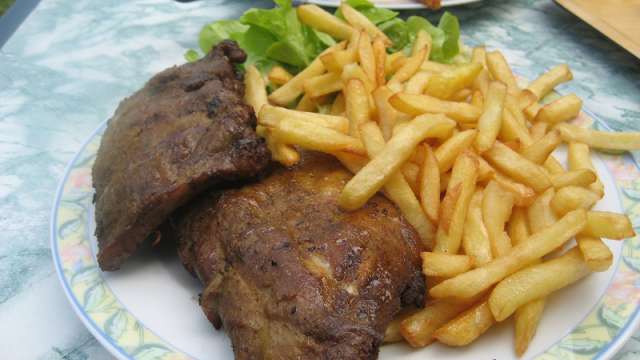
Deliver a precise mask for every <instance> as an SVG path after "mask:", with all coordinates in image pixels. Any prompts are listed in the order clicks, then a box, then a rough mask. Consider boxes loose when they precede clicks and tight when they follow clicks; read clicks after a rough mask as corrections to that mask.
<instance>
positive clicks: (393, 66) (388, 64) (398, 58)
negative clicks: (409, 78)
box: [384, 50, 407, 76]
mask: <svg viewBox="0 0 640 360" xmlns="http://www.w3.org/2000/svg"><path fill="white" fill-rule="evenodd" d="M385 51H386V50H385ZM406 61H407V56H406V55H405V54H404V52H402V51H398V52H394V53H392V54H389V55H388V56H387V59H386V60H385V62H384V73H385V76H386V75H393V74H394V73H395V72H396V71H398V69H400V68H401V67H402V65H404V63H405V62H406Z"/></svg>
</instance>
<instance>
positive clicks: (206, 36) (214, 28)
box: [185, 0, 460, 73]
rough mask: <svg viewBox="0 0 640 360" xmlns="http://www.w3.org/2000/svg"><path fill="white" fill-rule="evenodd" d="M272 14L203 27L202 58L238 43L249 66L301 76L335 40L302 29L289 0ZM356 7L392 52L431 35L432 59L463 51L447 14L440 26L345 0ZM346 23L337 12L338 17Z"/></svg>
mask: <svg viewBox="0 0 640 360" xmlns="http://www.w3.org/2000/svg"><path fill="white" fill-rule="evenodd" d="M274 1H275V3H276V7H274V8H273V9H257V8H253V9H249V10H247V11H246V12H245V13H244V14H243V15H242V16H241V17H240V19H237V20H219V21H215V22H212V23H210V24H207V25H205V26H204V27H203V28H202V31H201V32H200V39H199V45H200V49H201V51H202V52H203V53H207V52H209V51H210V50H211V48H212V47H213V46H214V45H216V44H217V43H219V42H220V41H222V40H224V39H232V40H235V41H236V42H238V44H239V45H240V47H241V48H243V49H244V50H245V52H246V53H247V55H248V57H247V64H253V65H255V66H256V67H257V68H258V69H260V70H262V71H266V70H268V69H270V68H271V67H272V66H273V65H275V64H280V65H283V66H285V67H286V68H288V69H289V70H290V71H292V72H294V73H295V72H298V71H300V70H301V69H303V68H304V67H306V66H307V65H309V63H310V62H311V61H313V59H315V58H316V57H317V56H318V54H320V53H321V52H322V51H323V50H324V49H326V48H327V47H329V46H331V45H333V44H335V40H334V39H333V38H332V37H331V36H329V35H328V34H325V33H323V32H320V31H317V30H315V29H312V28H311V27H309V26H307V25H305V24H303V23H302V22H301V21H300V19H298V15H297V13H296V9H295V7H293V5H292V1H291V0H274ZM347 3H348V4H349V5H351V6H352V7H353V8H355V9H356V10H358V11H359V12H361V13H362V14H363V15H365V16H366V17H367V18H368V19H369V20H371V22H373V23H374V24H376V25H377V26H378V27H379V28H380V29H381V30H382V31H383V32H384V33H385V34H386V35H387V36H388V37H389V38H390V39H391V40H392V41H393V47H392V48H391V49H390V51H401V50H403V51H409V49H410V48H411V45H412V44H413V41H414V39H415V37H416V34H417V33H418V31H420V30H425V31H427V32H428V33H429V34H430V35H431V37H432V39H433V47H432V50H431V60H433V61H437V62H444V63H446V62H450V61H451V60H452V59H453V58H454V57H455V56H456V55H457V54H458V53H459V51H460V49H459V39H460V24H459V23H458V18H457V17H455V16H454V15H452V14H450V13H448V12H445V13H444V14H443V15H442V17H441V18H440V22H439V23H438V26H434V25H432V24H431V23H430V22H429V21H428V20H427V19H425V18H423V17H419V16H411V17H409V18H408V19H407V20H406V21H405V20H403V19H401V18H400V17H399V16H398V15H399V13H398V12H395V11H392V10H389V9H382V8H377V7H375V6H374V5H373V4H372V3H371V2H369V1H368V0H347ZM335 15H336V16H337V17H339V18H342V14H341V13H340V11H339V10H338V11H337V12H336V14H335ZM201 56H202V55H201V53H200V52H198V51H196V50H193V49H191V50H189V51H187V52H186V53H185V58H186V59H187V61H196V60H198V59H199V58H200V57H201Z"/></svg>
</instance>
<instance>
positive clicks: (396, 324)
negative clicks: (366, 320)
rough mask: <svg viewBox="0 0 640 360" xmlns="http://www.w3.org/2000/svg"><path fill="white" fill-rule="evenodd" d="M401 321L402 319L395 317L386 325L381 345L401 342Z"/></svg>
mask: <svg viewBox="0 0 640 360" xmlns="http://www.w3.org/2000/svg"><path fill="white" fill-rule="evenodd" d="M402 320H403V318H401V317H398V316H396V317H395V318H393V320H391V322H390V323H389V325H387V328H386V329H385V331H384V338H383V339H382V343H383V344H393V343H397V342H401V341H402V340H403V338H402V334H401V333H400V323H401V322H402Z"/></svg>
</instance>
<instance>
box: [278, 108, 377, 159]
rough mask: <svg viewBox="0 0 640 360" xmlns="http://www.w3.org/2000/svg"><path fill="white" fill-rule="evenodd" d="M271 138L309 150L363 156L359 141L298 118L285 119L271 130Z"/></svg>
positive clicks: (364, 152) (362, 147) (362, 148)
mask: <svg viewBox="0 0 640 360" xmlns="http://www.w3.org/2000/svg"><path fill="white" fill-rule="evenodd" d="M272 131H273V136H275V138H276V139H277V140H278V141H281V142H283V143H285V144H291V145H298V146H300V147H302V148H305V149H309V150H316V151H321V152H325V153H329V154H332V153H335V152H338V151H346V152H351V153H355V154H359V155H365V154H366V151H365V149H364V146H363V145H362V143H361V142H360V140H358V139H356V138H354V137H351V136H348V135H345V134H343V133H341V132H338V131H336V130H333V129H330V128H326V127H324V126H321V125H318V124H314V123H311V122H308V121H304V120H301V119H299V118H293V117H285V118H282V119H281V120H280V122H279V123H278V125H277V126H276V127H274V128H273V129H272Z"/></svg>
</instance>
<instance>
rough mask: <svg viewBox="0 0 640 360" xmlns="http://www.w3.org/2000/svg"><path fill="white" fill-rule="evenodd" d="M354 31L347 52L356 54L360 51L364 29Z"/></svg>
mask: <svg viewBox="0 0 640 360" xmlns="http://www.w3.org/2000/svg"><path fill="white" fill-rule="evenodd" d="M353 30H354V31H353V32H352V33H351V37H350V38H349V43H348V44H347V50H351V51H353V52H354V53H356V52H357V51H358V46H359V45H360V35H362V32H361V31H360V30H362V29H359V28H358V29H355V28H354V29H353Z"/></svg>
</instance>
